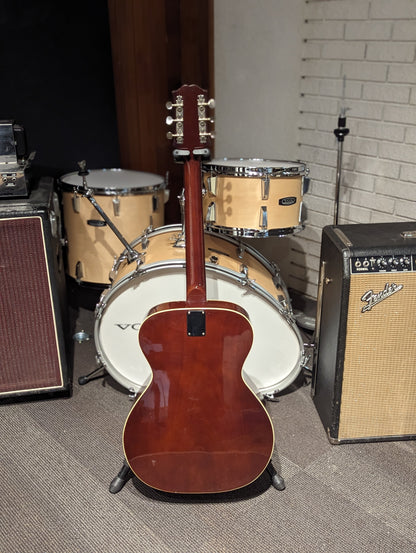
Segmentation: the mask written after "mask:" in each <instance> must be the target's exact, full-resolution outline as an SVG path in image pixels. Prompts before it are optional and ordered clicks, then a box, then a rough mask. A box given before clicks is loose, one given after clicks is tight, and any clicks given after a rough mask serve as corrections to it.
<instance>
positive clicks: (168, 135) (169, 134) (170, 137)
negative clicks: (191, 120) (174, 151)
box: [166, 131, 183, 142]
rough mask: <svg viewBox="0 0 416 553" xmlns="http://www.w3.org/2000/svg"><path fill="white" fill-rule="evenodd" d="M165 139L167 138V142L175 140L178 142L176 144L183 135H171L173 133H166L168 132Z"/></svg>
mask: <svg viewBox="0 0 416 553" xmlns="http://www.w3.org/2000/svg"><path fill="white" fill-rule="evenodd" d="M166 138H167V139H168V140H172V139H173V138H177V141H178V142H181V141H182V139H183V135H182V134H180V133H173V132H170V131H168V132H167V133H166Z"/></svg>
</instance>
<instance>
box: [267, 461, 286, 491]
mask: <svg viewBox="0 0 416 553" xmlns="http://www.w3.org/2000/svg"><path fill="white" fill-rule="evenodd" d="M266 470H267V472H268V473H269V474H270V478H271V479H272V486H273V487H274V488H276V490H279V492H281V491H283V490H284V489H285V488H286V484H285V481H284V480H283V478H282V476H280V474H278V473H277V471H276V469H275V468H274V466H273V464H272V462H271V461H270V463H269V464H268V465H267V467H266Z"/></svg>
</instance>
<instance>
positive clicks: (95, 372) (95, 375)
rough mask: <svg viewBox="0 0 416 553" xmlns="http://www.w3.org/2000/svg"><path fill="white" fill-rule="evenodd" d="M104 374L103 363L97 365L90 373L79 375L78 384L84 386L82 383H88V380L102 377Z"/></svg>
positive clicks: (105, 371) (105, 372)
mask: <svg viewBox="0 0 416 553" xmlns="http://www.w3.org/2000/svg"><path fill="white" fill-rule="evenodd" d="M100 371H102V374H98V373H99V372H100ZM106 374H107V370H106V368H105V367H104V365H99V366H98V367H96V368H95V369H94V370H93V371H91V372H90V373H88V374H85V375H83V376H80V377H79V378H78V384H79V385H80V386H84V384H88V382H91V380H98V379H99V378H104V377H105V375H106Z"/></svg>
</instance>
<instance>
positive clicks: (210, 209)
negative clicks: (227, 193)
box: [206, 202, 217, 223]
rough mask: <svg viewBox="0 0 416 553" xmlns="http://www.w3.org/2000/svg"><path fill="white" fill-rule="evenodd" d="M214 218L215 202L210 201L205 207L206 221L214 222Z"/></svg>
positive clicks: (215, 216)
mask: <svg viewBox="0 0 416 553" xmlns="http://www.w3.org/2000/svg"><path fill="white" fill-rule="evenodd" d="M216 218H217V215H216V207H215V202H211V203H210V204H209V206H208V209H207V216H206V222H207V223H215V220H216Z"/></svg>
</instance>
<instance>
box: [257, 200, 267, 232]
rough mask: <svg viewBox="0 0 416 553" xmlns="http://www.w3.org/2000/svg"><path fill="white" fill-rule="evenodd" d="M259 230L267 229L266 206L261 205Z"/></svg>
mask: <svg viewBox="0 0 416 553" xmlns="http://www.w3.org/2000/svg"><path fill="white" fill-rule="evenodd" d="M259 226H260V228H262V229H266V228H267V206H266V205H262V206H261V207H260V223H259Z"/></svg>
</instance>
